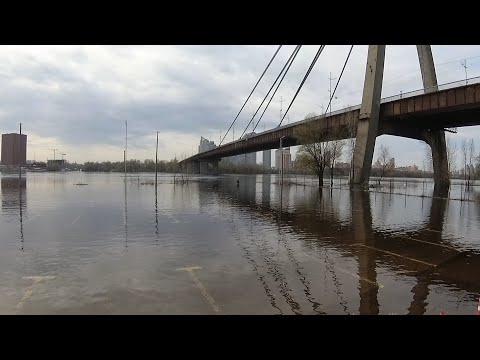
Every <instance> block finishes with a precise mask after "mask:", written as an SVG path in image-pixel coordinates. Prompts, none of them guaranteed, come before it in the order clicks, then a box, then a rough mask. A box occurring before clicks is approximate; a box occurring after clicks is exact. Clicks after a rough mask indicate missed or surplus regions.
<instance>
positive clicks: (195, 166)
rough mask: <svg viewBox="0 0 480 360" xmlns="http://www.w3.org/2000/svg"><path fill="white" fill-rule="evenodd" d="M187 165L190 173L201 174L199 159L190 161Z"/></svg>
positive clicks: (187, 170)
mask: <svg viewBox="0 0 480 360" xmlns="http://www.w3.org/2000/svg"><path fill="white" fill-rule="evenodd" d="M185 166H186V172H187V173H188V174H200V163H199V162H198V161H190V162H188V163H186V164H185Z"/></svg>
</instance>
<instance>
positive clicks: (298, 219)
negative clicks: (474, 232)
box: [199, 176, 480, 314]
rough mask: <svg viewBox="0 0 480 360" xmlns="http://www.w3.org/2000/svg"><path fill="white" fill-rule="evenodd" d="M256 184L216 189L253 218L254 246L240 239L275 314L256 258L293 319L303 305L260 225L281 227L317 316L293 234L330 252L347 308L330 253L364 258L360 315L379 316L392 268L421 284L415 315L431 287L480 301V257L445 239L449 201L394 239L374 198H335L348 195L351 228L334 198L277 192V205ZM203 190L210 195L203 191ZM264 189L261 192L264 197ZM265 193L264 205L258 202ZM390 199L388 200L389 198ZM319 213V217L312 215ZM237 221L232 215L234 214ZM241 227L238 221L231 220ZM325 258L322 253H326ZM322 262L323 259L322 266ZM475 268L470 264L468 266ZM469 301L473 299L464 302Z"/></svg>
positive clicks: (246, 180) (248, 181)
mask: <svg viewBox="0 0 480 360" xmlns="http://www.w3.org/2000/svg"><path fill="white" fill-rule="evenodd" d="M256 179H257V178H256V177H253V176H252V177H242V178H241V180H240V186H239V187H238V188H237V185H236V182H235V179H233V178H232V179H224V180H217V181H215V182H214V183H215V186H214V188H215V190H214V191H215V192H216V193H217V194H218V195H219V196H220V197H221V198H222V199H224V200H225V199H227V200H228V202H230V203H233V204H236V205H239V206H240V207H241V208H242V211H243V210H245V209H248V211H249V212H251V215H253V214H255V216H251V220H252V221H251V227H252V228H251V230H250V231H251V234H250V236H249V238H250V241H247V240H245V239H241V238H239V236H238V234H237V235H236V236H237V239H238V242H239V245H240V246H241V247H242V249H243V250H244V252H245V254H246V258H247V260H248V261H249V263H250V264H251V265H252V266H253V268H254V271H255V273H256V274H257V277H258V278H259V280H260V282H261V283H262V286H263V287H264V290H265V292H266V293H267V296H268V297H269V299H270V302H271V304H272V306H274V307H276V308H277V309H278V306H277V304H276V303H275V298H274V297H272V292H273V289H272V288H270V287H269V286H268V284H267V282H266V281H265V278H264V275H262V274H261V272H260V271H259V268H261V267H262V265H260V264H258V263H255V260H254V257H253V256H252V254H254V253H255V251H256V254H257V255H258V256H259V257H260V259H261V260H262V262H264V263H265V264H266V272H267V274H270V275H271V276H273V278H274V279H275V282H276V283H278V284H279V288H280V293H281V294H282V295H283V297H284V298H285V300H286V302H287V303H288V305H289V306H290V308H291V309H292V311H293V312H294V313H299V312H300V309H299V308H298V303H297V302H296V301H295V300H294V299H293V296H292V295H291V291H290V289H289V287H288V284H287V283H286V277H285V276H284V275H283V274H281V273H280V270H279V269H281V266H278V265H279V264H277V263H276V261H275V256H274V255H275V254H274V253H272V251H271V250H269V249H268V246H267V243H266V240H265V239H264V238H259V237H258V236H257V237H256V236H255V234H254V230H253V226H254V223H253V222H254V221H255V220H256V219H258V218H259V217H260V219H262V220H267V222H271V223H273V224H276V226H277V228H278V237H279V240H278V241H279V244H280V243H281V244H282V245H283V246H284V247H285V248H286V253H287V258H288V260H289V261H290V262H291V263H292V265H293V269H294V270H295V272H296V273H297V275H298V278H299V279H300V281H301V282H302V284H303V286H304V293H305V296H306V297H307V299H308V301H309V302H310V303H311V304H312V305H313V308H314V311H315V312H316V313H325V312H324V311H323V310H321V301H320V300H319V299H315V298H314V297H313V296H312V292H311V285H310V283H309V282H308V280H307V276H306V274H305V271H303V268H302V265H301V264H300V262H299V261H298V260H296V259H295V257H294V252H293V251H292V250H291V249H289V248H288V246H289V245H288V241H286V240H285V237H286V236H288V235H287V233H286V230H285V231H283V230H282V229H288V231H292V232H294V233H295V234H310V235H314V236H315V235H316V238H314V239H302V240H301V241H302V245H303V246H305V248H307V249H308V251H311V252H312V253H316V254H318V253H321V252H324V253H325V255H326V256H323V260H324V261H325V265H326V267H327V269H328V271H329V272H330V273H331V274H332V277H333V279H334V285H335V286H336V290H335V293H336V294H337V296H338V297H339V299H340V304H341V305H342V306H343V307H344V311H345V313H348V311H347V310H346V306H345V300H344V299H343V298H342V293H341V291H340V289H339V286H338V284H335V279H336V275H335V269H337V270H340V271H341V269H338V268H337V267H336V266H335V265H334V262H333V261H332V260H331V259H329V258H328V254H327V253H328V252H327V248H333V249H335V250H336V251H338V253H339V254H340V256H342V257H345V258H357V263H358V278H359V293H360V305H359V313H360V314H378V313H379V310H380V305H379V302H378V290H379V285H378V283H377V270H378V267H379V266H384V267H385V266H387V267H388V268H389V270H391V271H393V272H394V273H395V274H402V275H407V276H409V277H413V278H414V279H415V281H416V284H415V285H414V286H413V287H412V289H411V292H412V293H413V300H412V301H411V303H410V306H409V308H408V311H407V312H408V314H424V313H425V312H426V307H427V304H428V303H427V298H428V296H429V294H430V291H431V289H429V286H431V285H434V284H436V283H438V282H440V283H443V284H446V286H449V287H450V286H451V287H455V288H458V289H459V290H461V291H464V292H467V293H470V296H469V297H468V299H470V297H471V300H472V301H475V302H476V301H478V294H480V283H479V282H478V279H475V278H474V275H473V274H478V273H480V253H479V252H475V251H472V250H470V249H467V248H464V247H462V246H461V245H458V244H452V243H451V242H449V241H448V240H447V239H444V237H443V236H442V231H443V226H444V220H445V219H444V218H445V213H446V209H447V201H448V200H445V199H439V198H432V199H431V206H430V213H429V216H428V219H426V221H425V222H424V225H423V226H417V227H415V226H411V225H410V227H408V226H407V227H405V228H404V229H399V230H398V231H394V232H392V231H387V230H385V229H381V228H379V227H374V226H373V222H372V212H371V206H370V193H368V192H365V191H352V192H350V191H349V190H338V189H337V190H336V191H347V192H349V193H350V194H349V199H350V214H351V215H350V221H349V222H345V221H343V220H340V218H339V217H338V216H337V215H338V214H337V215H336V214H335V210H334V205H333V203H332V198H331V193H330V191H326V190H325V189H324V190H323V193H321V194H322V195H321V198H320V199H319V198H318V197H317V198H316V199H315V198H314V197H312V198H310V197H308V196H303V197H302V199H303V201H306V202H307V203H306V204H304V205H299V204H295V207H293V206H290V204H289V199H290V196H289V194H288V192H289V191H290V190H289V189H290V188H289V187H288V186H287V187H283V189H282V188H281V187H279V186H275V189H274V197H276V199H275V200H277V201H276V203H275V205H272V204H271V193H272V191H271V184H272V181H271V177H270V176H264V177H263V181H262V183H261V188H260V187H257V182H256ZM199 187H200V188H201V191H209V190H208V189H209V185H208V184H207V183H201V182H200V183H199ZM202 188H203V189H202ZM260 189H261V191H260ZM280 189H282V190H281V191H280ZM259 193H261V197H260V196H259ZM385 196H388V195H385ZM312 206H313V209H312ZM232 216H233V208H232ZM232 223H233V224H234V226H235V221H234V219H233V218H232ZM320 250H321V251H320ZM317 260H320V259H317ZM467 260H468V261H467ZM465 299H467V298H465Z"/></svg>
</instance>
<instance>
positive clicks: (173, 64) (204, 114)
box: [0, 45, 480, 168]
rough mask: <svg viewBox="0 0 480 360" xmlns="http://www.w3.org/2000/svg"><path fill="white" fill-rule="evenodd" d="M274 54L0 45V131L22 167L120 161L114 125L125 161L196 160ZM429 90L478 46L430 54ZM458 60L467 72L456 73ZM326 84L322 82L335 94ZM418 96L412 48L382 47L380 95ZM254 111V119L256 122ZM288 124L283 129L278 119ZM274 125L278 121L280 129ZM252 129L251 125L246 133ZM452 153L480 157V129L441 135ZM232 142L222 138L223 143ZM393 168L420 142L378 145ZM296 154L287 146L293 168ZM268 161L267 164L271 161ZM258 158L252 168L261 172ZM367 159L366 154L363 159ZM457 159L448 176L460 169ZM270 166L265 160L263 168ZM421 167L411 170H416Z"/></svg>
mask: <svg viewBox="0 0 480 360" xmlns="http://www.w3.org/2000/svg"><path fill="white" fill-rule="evenodd" d="M277 47H278V45H266V46H260V45H253V46H239V45H232V46H219V45H212V46H200V45H198V46H185V45H183V46H163V45H162V46H76V45H69V46H10V45H7V46H2V47H1V48H0V77H1V78H2V86H1V87H0V94H1V96H2V107H1V109H0V130H1V133H12V132H18V126H19V123H20V122H21V123H22V133H24V134H27V135H28V143H27V159H28V160H33V159H36V160H42V161H46V160H47V159H53V151H52V150H51V149H58V152H57V154H56V158H61V156H60V155H59V154H62V153H64V154H67V158H68V159H69V161H71V162H75V161H76V162H78V163H84V162H85V161H107V160H109V161H123V150H124V146H125V121H128V158H129V159H140V160H144V159H154V158H155V144H156V132H157V131H159V159H162V160H170V159H173V158H174V157H175V156H176V157H177V158H181V157H183V156H190V155H191V154H193V153H196V150H197V149H198V145H199V139H200V137H201V136H203V137H204V138H206V139H208V140H209V141H214V142H215V143H216V144H218V143H219V139H220V138H223V136H224V135H225V132H226V131H227V129H228V127H229V126H230V124H231V122H232V120H233V119H234V118H235V116H236V114H237V113H238V111H239V109H240V108H241V106H242V104H243V103H244V101H245V99H246V98H247V96H248V94H249V93H250V91H251V90H252V88H253V86H254V85H255V83H256V81H257V80H258V78H259V77H260V75H261V73H262V71H263V70H264V68H265V66H266V64H267V63H268V61H269V60H270V59H271V57H272V55H273V53H274V52H275V50H276V49H277ZM293 48H294V46H293V45H288V46H287V45H285V46H283V47H282V49H281V50H280V51H279V53H278V56H277V58H276V59H275V61H274V62H273V63H272V65H271V67H270V69H269V70H268V71H267V72H266V74H265V77H264V79H262V81H261V82H260V84H259V86H258V88H257V90H256V91H255V92H254V93H253V95H252V98H251V100H250V101H249V102H248V103H247V105H246V106H245V108H244V110H243V111H242V113H241V114H240V116H239V117H238V120H237V122H236V123H235V125H234V129H235V138H238V137H239V136H240V135H241V134H242V132H243V131H244V129H245V127H246V126H247V123H248V122H249V121H250V119H251V117H252V114H253V113H254V112H255V111H256V109H257V107H258V105H260V103H261V102H262V100H263V97H264V95H265V94H266V93H267V91H268V89H269V88H270V86H271V85H272V83H273V81H274V80H275V78H276V76H277V75H278V72H279V71H280V69H281V68H282V67H283V64H284V63H285V61H286V59H287V58H288V56H289V55H290V53H291V51H292V50H293ZM317 48H318V46H314V45H308V46H307V45H305V46H303V48H302V49H301V50H300V52H299V55H298V57H297V59H296V61H295V63H294V64H293V65H292V67H291V69H290V72H289V73H288V75H287V76H286V77H285V80H284V82H283V83H282V85H281V86H280V88H279V90H278V92H277V94H276V95H275V97H274V98H273V100H272V103H271V104H270V106H269V108H268V110H267V111H266V112H265V115H264V117H263V119H262V120H261V122H260V124H259V126H258V128H257V129H256V130H255V131H256V132H261V131H263V130H264V128H265V130H268V129H270V128H272V127H275V126H277V125H278V123H279V120H280V114H281V113H283V114H285V111H286V109H287V108H288V106H289V104H290V101H291V99H292V97H293V95H294V94H295V92H296V90H297V88H298V85H299V84H300V82H301V80H302V78H303V76H304V74H305V72H306V70H307V69H308V66H309V65H310V62H311V60H312V58H313V55H314V54H315V52H316V50H317ZM349 49H350V46H349V45H341V46H333V45H327V46H326V47H325V50H324V52H323V53H322V55H321V56H320V58H319V59H318V62H317V64H316V65H315V67H314V69H313V70H312V72H311V74H310V76H309V78H308V79H307V81H306V82H305V85H304V86H303V88H302V90H301V91H300V93H299V95H298V97H297V99H296V101H295V103H294V104H293V105H292V107H291V108H290V110H289V112H288V115H287V116H288V121H289V123H292V122H294V121H298V120H302V119H304V117H305V115H307V114H309V113H317V114H320V113H321V112H322V111H323V112H325V111H327V104H328V99H329V90H330V80H329V78H330V73H331V74H332V78H338V76H339V74H340V71H341V68H342V66H343V63H344V60H345V57H346V55H347V53H348V51H349ZM432 51H433V56H434V61H435V64H436V72H437V78H438V83H439V84H442V83H447V82H451V81H456V80H462V79H465V76H467V77H468V78H471V77H477V76H480V46H479V45H472V46H468V45H432ZM366 53H367V46H366V45H361V46H360V45H359V46H355V47H354V50H353V52H352V55H351V58H350V60H349V63H348V65H347V67H346V69H345V73H344V75H343V77H342V79H341V82H340V84H339V86H338V89H337V91H336V93H335V98H334V99H333V102H332V110H333V111H335V110H338V109H341V108H344V107H346V106H348V105H357V104H359V103H360V101H361V95H362V86H363V79H364V75H365V62H366ZM465 61H466V63H465ZM336 81H337V80H333V81H332V85H333V86H335V84H336ZM420 88H422V79H421V74H420V67H419V64H418V58H417V52H416V47H415V45H401V46H399V45H388V46H387V48H386V58H385V74H384V81H383V90H382V97H386V96H391V95H395V94H399V93H400V92H402V93H407V92H409V91H413V90H417V89H420ZM262 111H263V107H262V108H261V110H260V111H259V114H258V115H257V116H256V117H255V123H256V121H257V119H258V117H259V115H260V114H261V113H262ZM285 121H287V120H285ZM285 121H284V123H285ZM246 130H247V132H250V131H251V130H252V125H251V124H250V126H249V127H248V129H246ZM447 138H448V139H449V140H450V141H452V142H456V143H457V148H460V142H461V141H462V140H463V139H469V138H472V139H474V140H475V142H476V144H477V153H478V152H480V128H479V127H478V126H474V127H469V128H459V129H458V133H457V134H451V133H447ZM232 139H233V131H232V130H230V132H229V133H228V135H227V136H226V138H225V142H229V141H231V140H232ZM381 144H386V145H388V146H389V148H390V153H391V156H394V157H395V159H396V164H397V166H408V165H411V164H412V163H416V164H422V161H423V159H424V158H425V145H424V144H423V143H422V142H419V141H415V140H409V139H403V138H397V137H392V136H381V137H379V138H377V143H376V149H378V148H379V146H380V145H381ZM296 151H297V147H292V148H291V153H292V160H293V159H295V154H296ZM273 153H274V151H272V158H273ZM262 155H263V154H262V152H259V153H257V155H256V159H257V160H256V161H257V163H261V162H262V161H263V159H262ZM376 157H377V154H376V153H375V154H374V161H375V160H376ZM459 158H460V156H459V155H458V154H457V167H458V166H459V164H460V160H459ZM272 163H273V161H272ZM419 168H421V166H419Z"/></svg>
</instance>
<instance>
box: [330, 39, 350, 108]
mask: <svg viewBox="0 0 480 360" xmlns="http://www.w3.org/2000/svg"><path fill="white" fill-rule="evenodd" d="M352 50H353V45H352V46H351V47H350V51H349V52H348V55H347V59H346V60H345V64H343V69H342V72H341V73H340V76H339V77H338V81H337V84H336V85H335V89H333V92H332V94H331V95H330V101H329V102H328V105H327V108H326V110H325V113H324V114H323V115H325V114H326V113H327V112H328V108H329V107H330V105H331V104H332V99H333V97H334V96H335V91H337V87H338V84H339V83H340V79H341V78H342V75H343V71H344V70H345V67H346V66H347V62H348V59H349V58H350V54H351V53H352Z"/></svg>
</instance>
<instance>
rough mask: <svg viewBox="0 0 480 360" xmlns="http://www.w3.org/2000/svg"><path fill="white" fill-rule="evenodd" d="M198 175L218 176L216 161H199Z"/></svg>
mask: <svg viewBox="0 0 480 360" xmlns="http://www.w3.org/2000/svg"><path fill="white" fill-rule="evenodd" d="M198 173H199V174H203V175H218V160H210V161H200V163H199V172H198Z"/></svg>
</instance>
